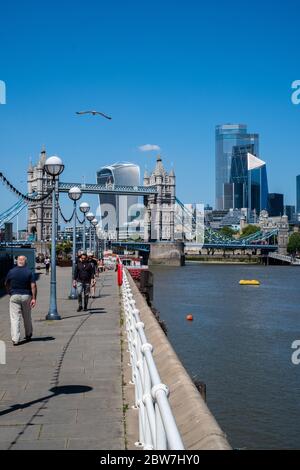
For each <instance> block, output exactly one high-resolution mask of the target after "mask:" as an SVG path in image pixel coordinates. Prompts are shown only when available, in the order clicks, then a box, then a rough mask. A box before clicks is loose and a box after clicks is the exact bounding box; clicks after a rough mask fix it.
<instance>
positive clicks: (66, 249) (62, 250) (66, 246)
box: [56, 240, 73, 256]
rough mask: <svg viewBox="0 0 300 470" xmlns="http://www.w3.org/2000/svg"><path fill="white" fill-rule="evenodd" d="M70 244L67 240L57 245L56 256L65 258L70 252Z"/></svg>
mask: <svg viewBox="0 0 300 470" xmlns="http://www.w3.org/2000/svg"><path fill="white" fill-rule="evenodd" d="M72 246H73V244H72V242H71V241H69V240H66V241H63V242H61V243H57V245H56V254H57V255H62V256H67V255H68V254H69V253H71V251H72Z"/></svg>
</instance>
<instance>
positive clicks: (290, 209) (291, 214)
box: [284, 205, 296, 222]
mask: <svg viewBox="0 0 300 470" xmlns="http://www.w3.org/2000/svg"><path fill="white" fill-rule="evenodd" d="M284 214H285V215H287V216H288V220H289V222H296V207H295V206H290V205H286V206H284Z"/></svg>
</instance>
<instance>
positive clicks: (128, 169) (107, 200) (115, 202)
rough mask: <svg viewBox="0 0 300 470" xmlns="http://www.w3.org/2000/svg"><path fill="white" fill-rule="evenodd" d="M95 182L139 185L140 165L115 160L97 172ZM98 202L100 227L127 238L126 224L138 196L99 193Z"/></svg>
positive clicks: (133, 211)
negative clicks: (115, 161) (100, 219)
mask: <svg viewBox="0 0 300 470" xmlns="http://www.w3.org/2000/svg"><path fill="white" fill-rule="evenodd" d="M97 183H98V184H105V185H108V184H111V185H118V186H139V184H140V167H139V166H137V165H135V164H134V163H129V162H117V163H114V164H113V165H108V166H105V167H103V168H101V169H100V170H99V171H98V172H97ZM99 202H100V208H101V218H102V229H103V230H105V231H106V232H110V233H111V234H112V233H113V232H116V238H117V239H121V238H122V239H123V238H127V235H128V224H130V222H132V220H133V218H134V214H135V210H134V207H133V206H134V205H135V204H137V203H138V197H137V196H115V195H113V194H112V195H110V194H101V195H100V196H99ZM131 211H132V214H131Z"/></svg>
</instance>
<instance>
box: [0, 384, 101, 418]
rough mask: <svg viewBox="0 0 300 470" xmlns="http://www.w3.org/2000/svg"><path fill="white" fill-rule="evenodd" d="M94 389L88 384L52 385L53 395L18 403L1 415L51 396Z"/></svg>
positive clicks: (46, 399) (45, 400)
mask: <svg viewBox="0 0 300 470" xmlns="http://www.w3.org/2000/svg"><path fill="white" fill-rule="evenodd" d="M91 390H93V388H92V387H88V386H87V385H62V386H57V387H52V388H50V389H49V392H52V393H51V395H46V396H45V397H41V398H38V399H37V400H32V401H28V402H26V403H16V404H15V405H12V406H10V407H9V408H7V409H6V410H2V411H0V417H1V416H4V415H7V414H9V413H12V412H14V411H17V410H24V409H25V408H29V407H30V406H32V405H35V404H36V403H43V402H48V401H49V400H50V399H51V398H54V397H57V396H59V395H72V394H76V393H87V392H90V391H91Z"/></svg>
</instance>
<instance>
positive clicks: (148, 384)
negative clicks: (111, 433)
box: [122, 270, 184, 450]
mask: <svg viewBox="0 0 300 470" xmlns="http://www.w3.org/2000/svg"><path fill="white" fill-rule="evenodd" d="M122 297H123V307H124V312H125V316H126V330H127V337H128V349H129V352H130V363H131V366H132V382H133V383H134V385H135V405H136V406H135V407H136V408H138V410H139V445H140V446H142V447H143V448H144V450H151V449H155V450H158V449H159V450H166V449H171V450H183V449H184V444H183V442H182V439H181V436H180V433H179V431H178V428H177V425H176V422H175V418H174V415H173V412H172V410H171V406H170V403H169V400H168V396H169V389H168V387H167V386H166V385H165V384H164V383H162V381H161V378H160V375H159V372H158V370H157V367H156V364H155V361H154V358H153V354H152V351H153V346H152V345H151V344H150V343H149V342H148V341H147V337H146V335H145V330H144V323H143V322H142V321H141V319H140V314H139V310H138V309H137V308H136V305H135V300H134V298H133V294H132V291H131V287H130V284H129V281H128V278H127V274H126V272H125V270H123V284H122Z"/></svg>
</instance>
